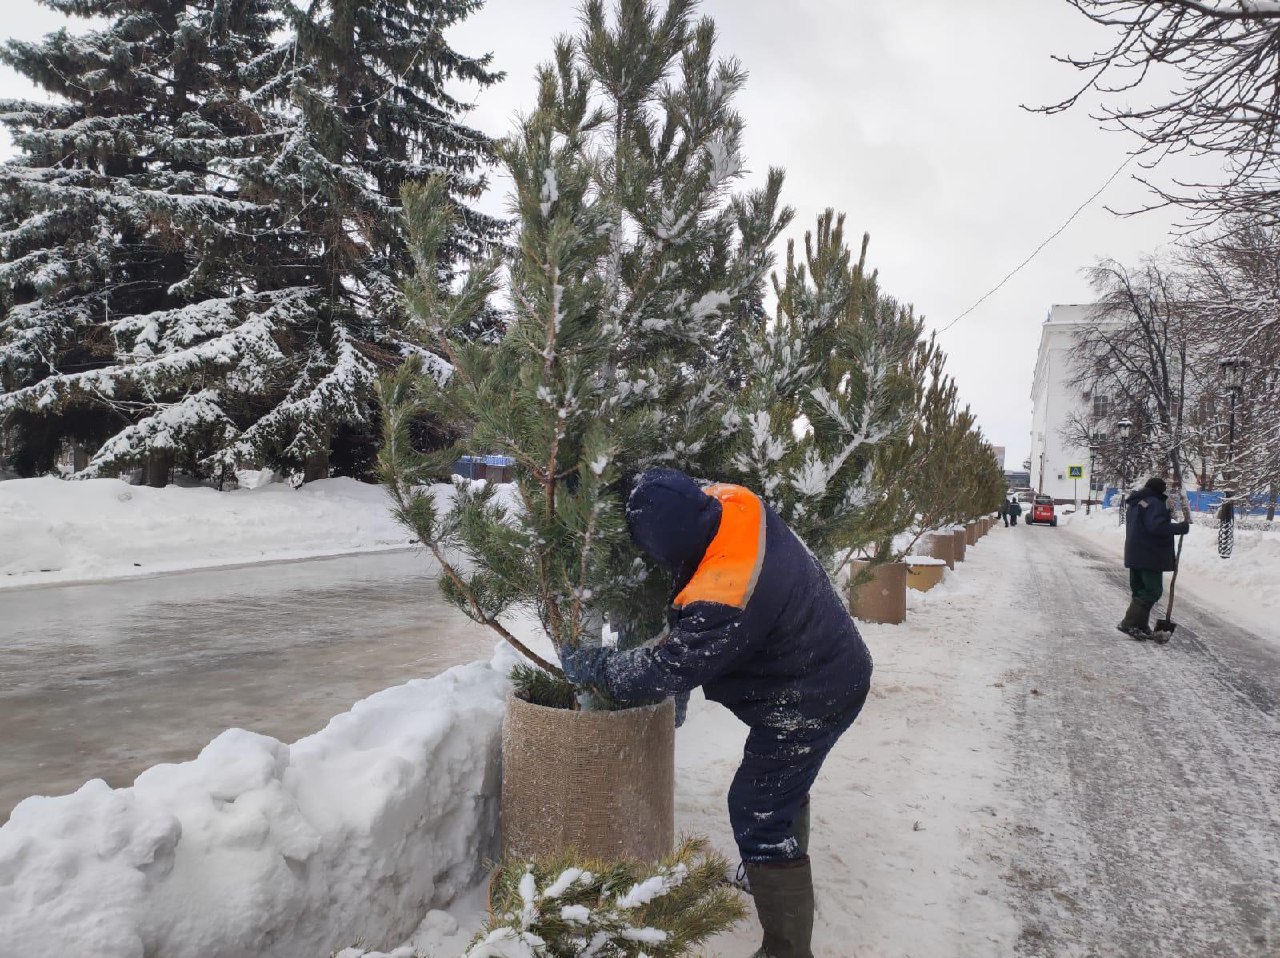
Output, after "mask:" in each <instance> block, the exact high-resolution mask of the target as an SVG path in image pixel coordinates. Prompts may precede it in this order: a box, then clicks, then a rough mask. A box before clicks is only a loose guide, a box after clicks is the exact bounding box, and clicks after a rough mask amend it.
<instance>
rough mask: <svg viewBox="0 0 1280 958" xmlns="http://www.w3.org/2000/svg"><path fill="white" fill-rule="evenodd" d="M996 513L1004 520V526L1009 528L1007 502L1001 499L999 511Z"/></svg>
mask: <svg viewBox="0 0 1280 958" xmlns="http://www.w3.org/2000/svg"><path fill="white" fill-rule="evenodd" d="M996 515H998V516H999V517H1000V518H1001V519H1003V520H1004V527H1005V528H1006V529H1008V528H1009V503H1007V502H1005V501H1004V500H1003V499H1001V500H1000V511H999V512H997V513H996Z"/></svg>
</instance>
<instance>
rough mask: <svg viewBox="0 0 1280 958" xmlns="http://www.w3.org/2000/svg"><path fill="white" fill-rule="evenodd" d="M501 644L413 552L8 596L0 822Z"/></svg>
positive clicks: (314, 724)
mask: <svg viewBox="0 0 1280 958" xmlns="http://www.w3.org/2000/svg"><path fill="white" fill-rule="evenodd" d="M494 644H495V638H494V637H492V635H491V633H489V632H488V630H486V629H484V628H482V627H480V626H477V625H476V624H475V623H473V622H471V621H470V620H468V619H467V618H466V617H464V616H463V615H462V614H461V613H460V612H458V611H457V610H456V609H454V608H453V607H452V606H449V605H447V604H446V603H445V602H444V601H443V599H442V598H441V597H440V594H439V590H438V587H437V585H436V580H435V578H434V576H433V574H432V570H431V567H430V566H429V564H428V560H427V559H426V558H425V557H424V556H423V555H422V554H420V553H417V552H410V551H405V552H395V553H378V554H373V555H363V556H347V557H342V558H334V559H321V560H310V561H304V562H290V563H276V564H268V565H260V566H250V567H243V568H234V569H218V570H208V571H199V572H191V573H184V574H177V575H165V576H157V577H150V578H140V579H123V580H117V581H112V582H99V583H91V584H84V585H67V586H46V587H40V588H27V589H5V590H0V730H2V731H0V822H3V821H6V820H7V819H8V816H9V813H10V811H11V810H12V809H13V806H14V805H15V804H16V803H17V802H18V801H20V800H21V799H23V798H25V797H26V796H28V795H36V794H40V795H58V794H62V793H65V792H69V791H74V790H75V789H76V788H78V787H79V786H80V785H82V784H83V783H84V782H85V781H87V780H89V779H91V778H103V779H105V780H106V781H107V782H108V783H109V784H111V785H114V786H121V785H128V784H129V783H131V782H132V781H133V778H134V777H135V776H136V775H137V774H138V773H139V772H140V771H142V770H143V769H145V768H147V767H148V766H150V765H154V764H156V763H158V762H178V761H185V760H187V759H190V758H192V757H194V756H195V755H196V754H197V753H198V752H199V750H200V749H201V748H202V747H203V746H204V745H205V744H207V743H208V741H209V740H210V739H212V738H213V737H214V736H216V735H217V734H218V733H219V732H221V731H222V730H223V729H226V728H231V727H239V728H246V729H251V730H253V731H256V732H262V733H265V734H267V735H272V736H274V737H276V738H279V739H281V740H282V741H286V742H290V741H294V740H296V739H298V738H300V737H302V736H304V735H308V734H310V733H312V732H315V731H318V730H319V729H320V728H322V727H323V726H324V725H325V723H326V722H327V721H328V719H329V718H331V717H332V716H333V715H336V714H338V713H339V712H343V711H345V710H346V709H348V708H350V706H351V705H352V703H354V702H356V701H358V700H359V699H361V698H363V697H365V696H367V695H369V694H371V693H372V692H375V691H377V690H378V689H381V688H385V687H387V686H390V685H395V684H398V683H401V682H405V681H408V680H409V679H412V678H421V677H426V676H431V675H435V674H437V673H439V672H442V671H444V670H445V669H447V668H449V667H450V666H453V665H458V664H462V663H465V662H470V661H474V660H475V659H478V658H484V657H486V656H488V655H489V654H490V653H491V651H492V649H493V647H494Z"/></svg>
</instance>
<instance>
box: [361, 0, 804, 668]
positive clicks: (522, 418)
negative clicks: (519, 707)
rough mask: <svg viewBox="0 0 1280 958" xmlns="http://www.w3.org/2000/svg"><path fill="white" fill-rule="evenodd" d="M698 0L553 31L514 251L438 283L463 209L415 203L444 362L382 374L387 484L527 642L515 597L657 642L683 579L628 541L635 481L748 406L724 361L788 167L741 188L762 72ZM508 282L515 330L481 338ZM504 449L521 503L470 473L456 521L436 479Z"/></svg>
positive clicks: (514, 167) (765, 264)
mask: <svg viewBox="0 0 1280 958" xmlns="http://www.w3.org/2000/svg"><path fill="white" fill-rule="evenodd" d="M690 8H691V4H690V3H687V2H672V3H671V4H669V5H668V7H667V9H666V11H665V13H664V14H663V15H662V16H659V15H658V14H657V13H656V12H655V10H654V8H653V5H652V4H650V3H645V2H642V0H626V2H624V3H623V4H622V5H621V9H620V11H619V14H618V17H617V20H616V22H615V23H610V22H608V21H606V19H605V18H604V15H603V12H602V9H601V6H600V5H599V4H588V5H587V6H586V8H585V13H584V26H583V31H582V35H581V36H580V37H578V38H577V39H561V40H560V41H558V42H557V44H556V48H555V60H554V62H553V63H552V64H550V65H548V66H546V67H544V68H542V70H541V71H540V72H539V77H538V82H539V99H538V107H537V109H536V110H535V111H534V112H533V113H532V114H531V115H529V116H528V117H527V118H526V119H525V120H524V121H523V122H522V123H521V124H520V126H519V129H518V130H517V131H516V132H515V134H514V135H513V136H511V137H510V138H509V139H508V140H506V141H505V142H504V143H503V144H502V145H501V147H500V149H499V154H500V157H501V159H502V161H503V163H504V164H505V166H506V168H507V170H508V172H509V173H510V176H511V178H512V181H513V183H514V189H515V195H514V201H513V207H514V211H515V214H516V217H517V224H518V232H517V234H516V236H515V237H514V242H513V243H512V246H511V250H510V253H509V255H508V256H507V257H506V259H505V261H503V262H501V263H500V262H498V261H490V262H488V263H486V264H484V265H483V266H478V267H476V268H475V269H473V270H472V271H471V272H470V273H469V274H468V275H467V277H466V278H465V281H464V282H463V283H462V284H461V285H460V286H459V287H458V288H456V289H454V290H453V291H450V292H448V293H441V292H440V291H438V290H436V289H435V288H434V286H433V284H432V283H431V282H430V281H429V277H430V276H431V271H432V269H433V266H432V264H433V263H434V260H435V257H436V248H437V247H436V244H437V243H438V242H439V238H440V237H442V236H444V235H446V234H447V232H448V230H449V228H450V226H449V223H450V220H451V219H452V216H453V214H452V213H451V212H450V211H449V210H448V209H447V208H445V204H444V203H443V200H444V196H443V188H442V186H441V185H440V184H439V183H433V184H431V185H430V186H428V187H427V188H425V189H410V190H409V191H408V192H407V193H406V200H405V206H406V210H407V212H408V219H409V224H410V231H411V233H412V234H413V235H414V237H415V240H416V243H417V245H416V251H417V257H418V263H419V274H420V277H421V278H420V280H419V281H417V282H416V283H415V284H413V288H412V290H411V296H410V299H411V302H412V305H413V313H414V320H415V321H416V322H417V323H418V325H419V329H420V331H421V335H422V337H423V346H424V348H425V349H427V350H430V351H432V352H433V353H436V354H439V355H441V356H444V357H445V358H446V360H447V363H448V364H449V368H447V369H444V370H441V369H438V368H425V367H420V366H418V365H417V364H415V365H412V366H410V367H409V368H407V369H405V370H403V371H402V372H401V373H400V374H399V375H397V376H396V377H394V378H391V379H388V380H387V381H386V382H385V383H384V386H383V393H382V396H383V405H384V426H383V429H384V446H383V451H382V456H381V475H382V477H383V479H384V481H385V482H386V484H387V486H388V488H389V490H390V492H391V495H392V497H393V499H394V500H395V502H396V508H397V511H398V514H399V515H400V517H401V519H402V520H403V521H405V522H406V524H408V525H409V526H410V528H412V529H413V530H414V531H415V532H416V534H417V535H418V537H419V538H420V540H421V541H422V542H423V543H424V544H425V545H426V546H427V547H428V548H429V549H431V550H432V551H433V552H435V554H436V555H437V557H438V558H439V559H440V561H441V563H442V565H443V566H444V569H445V575H444V578H443V580H442V584H443V587H444V589H445V592H446V594H447V595H448V596H449V597H450V598H451V599H453V600H454V601H455V602H456V603H457V604H458V605H459V606H460V607H461V608H462V609H463V610H464V611H466V612H467V614H468V615H470V616H472V617H473V618H475V619H476V620H477V621H479V622H482V623H485V624H487V625H489V626H491V627H492V628H494V629H495V630H497V631H499V632H500V633H502V634H503V635H504V636H505V637H507V638H508V639H509V638H510V632H509V630H508V628H507V627H506V625H505V624H504V623H506V622H509V621H510V620H509V616H510V615H512V614H514V613H516V612H517V611H518V610H520V609H525V610H532V611H533V612H534V614H536V616H537V618H538V620H539V621H540V622H541V624H542V627H543V629H544V630H545V631H546V634H547V635H548V636H549V637H550V638H551V640H552V641H553V642H554V643H555V644H556V645H557V646H560V647H564V646H574V645H577V644H579V643H582V642H593V641H597V637H598V636H599V634H600V628H601V622H602V619H606V620H608V622H609V623H610V625H611V626H613V627H614V628H615V629H617V630H618V631H622V632H625V633H627V634H629V635H632V636H636V637H641V638H648V637H650V636H651V635H653V634H655V633H656V631H657V630H658V628H659V627H660V625H661V609H662V607H663V598H664V596H663V594H662V593H663V590H664V589H665V584H664V583H663V581H662V580H661V577H660V576H659V575H658V574H657V573H656V571H655V570H653V569H651V568H649V567H648V566H646V565H645V563H644V562H643V561H642V560H641V559H640V557H639V555H638V554H637V552H636V551H635V550H634V548H633V547H632V546H631V543H630V541H629V537H628V536H627V534H626V530H625V524H624V518H623V506H624V501H623V499H624V489H625V485H626V482H625V480H626V479H627V478H628V477H630V476H632V475H634V474H635V473H637V472H638V471H640V470H642V469H644V468H646V467H648V466H651V465H654V464H657V463H665V464H671V465H676V466H681V467H684V468H686V469H690V470H693V471H695V472H701V471H703V470H704V468H705V467H707V466H709V465H711V464H713V462H714V458H713V457H714V455H716V454H717V453H716V450H717V443H722V442H723V439H722V436H721V432H722V426H721V423H722V421H723V418H724V413H725V410H726V403H727V402H728V398H729V395H728V390H726V389H725V388H724V387H723V384H722V383H721V382H720V381H719V379H720V374H719V372H718V371H717V370H716V369H715V368H714V367H713V366H712V365H711V364H710V363H709V362H707V351H708V349H710V348H711V347H712V345H713V344H715V343H716V342H718V341H719V337H720V334H721V333H722V332H723V330H722V327H723V325H724V324H725V323H726V322H728V321H730V320H731V319H732V318H734V317H736V316H738V315H739V314H740V311H745V310H748V309H750V307H751V304H753V303H755V302H757V301H758V299H759V295H760V290H761V286H762V284H763V282H764V277H765V275H766V273H767V271H768V269H769V266H770V262H771V261H770V254H769V248H770V245H771V243H772V242H773V240H774V239H775V238H776V236H777V234H778V232H779V230H780V229H781V228H782V223H783V222H784V220H785V217H786V211H783V210H780V209H779V206H778V194H779V191H780V187H781V174H780V173H778V172H776V171H775V172H772V173H770V175H769V177H768V180H767V183H766V185H765V186H764V187H763V188H762V189H760V190H758V191H754V192H749V193H746V194H742V195H731V194H730V192H729V191H730V188H731V185H732V183H733V182H734V181H735V180H736V179H737V178H738V177H739V175H740V170H741V161H740V159H739V158H738V146H739V138H740V133H741V121H740V120H739V119H738V117H737V115H736V114H735V113H734V112H733V111H732V108H731V98H732V96H733V94H734V93H735V92H736V90H737V89H738V87H739V86H740V85H741V84H742V82H743V74H742V71H741V69H740V68H739V67H738V66H737V65H736V64H734V63H733V62H732V61H729V62H717V61H715V59H714V58H713V45H714V28H713V26H712V25H711V23H710V22H709V21H705V20H704V21H702V22H701V23H699V24H697V25H696V26H695V25H692V23H691V20H690V16H689V10H690ZM500 275H505V284H504V285H503V286H502V289H501V298H502V299H504V300H505V301H506V302H507V303H508V304H509V310H510V314H509V321H508V325H507V327H506V329H505V330H504V332H503V335H502V336H501V338H500V339H498V340H497V341H495V342H477V341H474V340H473V339H472V338H470V337H469V336H468V335H467V330H468V329H469V327H470V325H471V324H472V322H473V320H474V317H475V316H476V315H477V313H478V311H479V310H481V309H482V308H484V303H485V301H486V299H487V297H488V296H489V294H490V293H491V292H492V291H494V290H495V289H496V288H497V287H498V285H499V284H498V278H499V276H500ZM422 415H436V416H439V417H442V418H444V419H446V420H448V421H450V422H454V423H458V424H459V426H460V430H461V434H460V436H459V438H458V441H457V442H456V443H454V444H453V445H451V446H450V447H448V448H446V449H443V450H440V451H439V452H438V453H437V454H434V455H424V454H422V453H420V452H419V451H418V450H416V449H414V448H413V446H412V443H411V441H410V428H411V426H412V423H413V422H414V421H416V420H417V419H418V418H419V417H421V416H422ZM485 453H502V454H506V455H509V456H511V457H513V458H514V460H515V482H514V485H513V487H511V490H510V492H507V491H505V490H504V491H501V492H499V491H498V490H496V489H495V488H493V487H492V486H491V485H484V486H480V485H477V486H471V485H469V484H467V483H460V484H459V487H458V489H457V490H456V493H455V497H454V500H453V506H452V508H451V509H450V510H448V511H447V512H446V511H442V510H438V509H437V507H436V503H435V501H434V499H433V498H432V497H431V496H430V495H429V494H428V493H427V492H425V491H424V490H423V489H422V487H421V484H422V483H423V482H425V481H427V480H428V479H430V478H432V477H440V476H444V475H448V473H449V466H450V464H451V463H452V462H453V461H455V460H456V459H457V457H458V456H460V455H463V454H485ZM459 556H465V557H466V558H467V559H468V560H469V562H468V563H467V564H466V565H465V566H464V565H463V564H462V563H460V562H458V561H457V558H458V557H459Z"/></svg>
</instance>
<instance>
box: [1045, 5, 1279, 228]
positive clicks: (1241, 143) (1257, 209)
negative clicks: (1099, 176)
mask: <svg viewBox="0 0 1280 958" xmlns="http://www.w3.org/2000/svg"><path fill="white" fill-rule="evenodd" d="M1066 2H1068V3H1070V4H1071V5H1072V6H1073V7H1075V8H1076V9H1077V10H1079V11H1080V12H1081V13H1082V14H1084V15H1085V16H1086V17H1088V18H1089V19H1090V20H1091V21H1093V22H1094V23H1096V24H1099V25H1100V26H1103V27H1105V28H1107V29H1108V30H1110V31H1111V33H1112V35H1113V37H1114V38H1115V40H1114V43H1113V44H1112V45H1111V46H1110V47H1108V48H1106V49H1104V50H1102V51H1100V52H1098V53H1094V54H1090V55H1086V56H1080V57H1075V56H1065V57H1057V58H1056V59H1058V60H1059V61H1061V62H1063V63H1068V64H1070V65H1071V66H1073V67H1075V68H1076V69H1078V70H1080V71H1081V72H1083V73H1084V74H1085V77H1086V79H1085V82H1084V83H1083V85H1082V86H1081V87H1080V88H1079V89H1078V90H1077V91H1076V92H1075V93H1074V94H1072V95H1071V96H1069V97H1067V98H1066V99H1065V100H1062V101H1061V102H1059V103H1055V104H1052V105H1050V106H1047V107H1042V108H1040V109H1041V111H1042V112H1045V113H1058V112H1061V111H1063V110H1067V109H1070V108H1071V107H1073V106H1075V105H1076V104H1077V103H1078V102H1079V101H1080V99H1081V98H1082V97H1083V96H1085V94H1087V93H1089V92H1091V91H1092V92H1097V93H1100V94H1102V95H1103V104H1102V106H1101V107H1100V109H1099V111H1098V112H1097V113H1095V114H1094V115H1095V117H1096V118H1097V119H1098V120H1100V121H1101V122H1104V123H1108V124H1111V125H1114V126H1118V127H1119V128H1121V129H1124V130H1128V131H1130V132H1132V133H1135V134H1137V136H1138V137H1139V138H1140V142H1141V146H1140V147H1139V149H1138V153H1139V154H1140V155H1141V156H1143V158H1144V160H1145V163H1144V165H1145V166H1147V168H1148V169H1149V168H1151V167H1154V166H1155V164H1156V163H1158V162H1159V160H1160V159H1162V158H1163V157H1165V156H1167V155H1169V154H1176V153H1191V154H1208V155H1211V156H1216V157H1219V158H1220V159H1221V160H1222V164H1223V176H1222V178H1220V179H1218V180H1217V181H1216V182H1183V181H1179V180H1176V179H1175V180H1173V181H1172V185H1170V186H1159V185H1156V184H1154V183H1152V182H1150V181H1149V180H1146V179H1143V182H1145V183H1147V185H1148V186H1149V187H1151V188H1152V189H1153V190H1154V191H1155V192H1156V194H1157V195H1158V196H1159V197H1160V202H1159V203H1158V204H1157V205H1167V204H1178V205H1181V206H1183V207H1185V208H1188V209H1190V210H1191V211H1192V214H1193V216H1192V219H1193V220H1201V221H1204V220H1208V221H1216V220H1218V219H1219V218H1221V217H1222V216H1232V215H1236V214H1249V215H1250V216H1251V217H1254V218H1255V221H1261V222H1263V223H1265V224H1266V225H1269V226H1270V225H1276V224H1277V223H1280V165H1278V162H1277V161H1278V159H1280V127H1278V123H1280V4H1277V3H1275V2H1272V0H1066ZM1170 79H1171V80H1172V82H1168V83H1167V87H1166V81H1168V80H1170ZM1139 87H1143V88H1144V89H1151V88H1153V87H1154V88H1155V89H1157V90H1158V91H1159V92H1158V93H1157V94H1156V96H1155V102H1152V103H1150V104H1149V105H1135V102H1133V101H1134V99H1135V98H1134V97H1133V96H1129V95H1128V94H1135V93H1136V91H1137V90H1138V88H1139ZM1166 89H1167V90H1168V91H1169V92H1166ZM1137 104H1141V100H1137ZM1139 179H1142V178H1141V177H1139Z"/></svg>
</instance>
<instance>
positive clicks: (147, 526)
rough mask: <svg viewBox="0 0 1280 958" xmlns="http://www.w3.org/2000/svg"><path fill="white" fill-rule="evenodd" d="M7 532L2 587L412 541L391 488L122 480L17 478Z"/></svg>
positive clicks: (4, 497)
mask: <svg viewBox="0 0 1280 958" xmlns="http://www.w3.org/2000/svg"><path fill="white" fill-rule="evenodd" d="M443 488H445V489H448V488H449V487H443ZM0 529H3V530H4V535H3V536H0V588H3V587H4V586H15V585H30V584H33V583H41V582H65V581H72V580H77V579H92V578H107V577H113V576H124V575H147V574H151V573H156V572H169V571H174V570H177V569H190V568H200V567H207V566H217V565H231V564H235V563H240V562H255V561H262V560H266V559H296V558H303V557H308V556H317V555H338V554H341V553H346V552H365V551H372V550H377V549H386V548H396V547H403V546H406V545H408V544H409V542H410V536H409V533H408V531H407V530H406V529H405V528H404V527H403V526H401V525H400V524H399V523H397V522H396V521H395V520H394V519H393V518H392V516H391V512H390V504H389V502H388V500H387V497H386V494H385V493H384V492H383V490H382V487H381V486H377V485H370V484H368V483H362V482H357V481H355V480H354V479H325V480H322V481H320V482H313V483H308V484H307V485H305V486H303V487H302V488H300V489H292V488H290V487H289V486H286V485H282V484H280V483H273V484H268V485H260V486H258V487H257V488H252V489H238V490H235V491H231V492H218V491H216V490H214V489H209V488H205V487H196V488H179V487H177V486H169V487H166V488H164V489H152V488H150V487H148V486H131V485H129V484H128V483H126V482H124V481H123V480H120V479H89V480H84V481H80V482H70V481H65V480H62V479H55V478H41V479H15V480H10V481H8V482H0Z"/></svg>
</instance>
